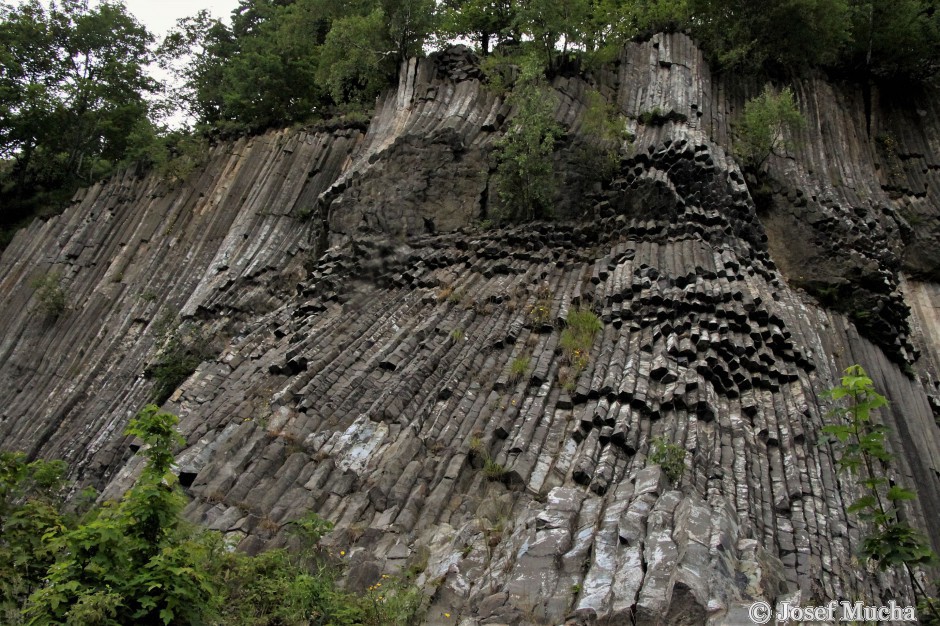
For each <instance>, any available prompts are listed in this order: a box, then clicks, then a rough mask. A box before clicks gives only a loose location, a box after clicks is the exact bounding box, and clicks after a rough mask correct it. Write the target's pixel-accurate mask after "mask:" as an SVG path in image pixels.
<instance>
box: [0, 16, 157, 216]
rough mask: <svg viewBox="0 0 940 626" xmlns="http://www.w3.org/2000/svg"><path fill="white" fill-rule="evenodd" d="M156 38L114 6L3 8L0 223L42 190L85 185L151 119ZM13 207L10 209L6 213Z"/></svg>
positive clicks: (113, 160)
mask: <svg viewBox="0 0 940 626" xmlns="http://www.w3.org/2000/svg"><path fill="white" fill-rule="evenodd" d="M152 43H153V37H152V36H151V35H150V33H149V32H147V30H146V29H145V28H144V27H143V26H141V25H140V24H139V23H138V22H137V21H136V20H135V19H134V17H133V16H131V15H130V14H129V13H128V12H127V11H126V10H125V8H124V7H123V5H120V4H111V3H101V4H98V5H96V6H94V7H91V8H89V7H87V6H86V5H85V3H83V2H80V1H79V0H62V1H60V2H59V3H57V4H52V3H50V5H49V7H48V8H46V7H44V6H43V5H42V4H41V3H40V2H39V0H25V1H24V2H23V3H21V4H20V5H19V6H18V7H9V6H6V5H0V64H2V72H0V159H2V163H0V204H2V205H3V206H4V209H3V213H4V215H3V221H4V222H9V221H11V220H12V219H15V218H16V217H18V215H15V213H16V211H17V208H18V207H19V208H23V206H24V205H28V203H29V200H30V198H31V197H34V196H36V195H37V194H40V195H42V194H43V192H46V193H49V192H55V191H58V190H63V189H64V190H65V191H66V193H68V192H70V191H71V189H72V185H74V184H81V183H84V184H87V183H89V182H91V181H93V180H94V179H95V178H97V177H99V176H101V175H102V174H103V173H106V172H108V171H109V170H110V169H111V168H112V167H113V166H114V164H116V163H118V162H120V161H122V160H123V159H124V157H125V155H126V154H127V153H128V151H129V149H130V144H131V142H132V141H133V138H134V137H136V136H139V135H140V134H141V132H142V130H143V131H144V132H146V127H147V126H149V125H150V124H151V122H150V113H151V110H150V105H149V104H148V100H147V96H148V94H152V93H154V92H155V91H156V90H157V89H158V85H157V83H156V82H155V81H154V80H153V79H151V78H149V77H148V76H147V74H146V73H145V71H144V68H145V66H146V64H147V63H148V62H150V60H151V59H152V56H153V53H152V50H151V44H152ZM9 212H13V213H14V215H9V214H8V213H9Z"/></svg>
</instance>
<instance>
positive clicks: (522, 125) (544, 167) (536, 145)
mask: <svg viewBox="0 0 940 626" xmlns="http://www.w3.org/2000/svg"><path fill="white" fill-rule="evenodd" d="M520 72H521V73H520V76H519V79H518V80H517V81H516V84H515V85H514V86H513V89H512V93H511V94H510V95H509V101H510V103H512V105H513V107H514V110H515V113H514V115H513V117H512V118H511V120H510V122H509V128H508V129H507V131H506V134H505V135H503V137H501V138H500V139H499V141H498V142H497V144H496V150H495V154H494V156H495V159H496V163H497V166H496V174H495V176H494V182H495V185H496V192H497V194H498V196H499V201H500V209H501V211H502V212H503V214H504V216H505V217H506V218H507V219H510V220H515V221H522V220H531V219H539V218H547V217H550V216H551V215H552V202H553V201H554V198H555V172H554V164H553V156H554V152H555V141H556V140H557V139H558V138H559V137H560V136H561V132H562V129H561V127H560V126H559V125H558V123H557V122H555V104H556V102H555V96H554V94H553V93H552V91H551V90H550V89H549V87H548V85H547V84H546V82H545V79H544V77H543V75H542V69H541V67H540V66H539V64H538V63H537V62H534V61H532V60H531V59H524V60H523V63H522V65H521V67H520Z"/></svg>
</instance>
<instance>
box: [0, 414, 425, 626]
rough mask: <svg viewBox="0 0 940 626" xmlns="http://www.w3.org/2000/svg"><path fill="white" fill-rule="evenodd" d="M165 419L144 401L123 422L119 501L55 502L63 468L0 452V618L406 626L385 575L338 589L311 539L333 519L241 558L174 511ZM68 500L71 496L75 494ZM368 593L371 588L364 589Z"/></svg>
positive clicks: (179, 499) (400, 600)
mask: <svg viewBox="0 0 940 626" xmlns="http://www.w3.org/2000/svg"><path fill="white" fill-rule="evenodd" d="M177 422H178V419H177V417H176V416H175V415H172V414H171V413H167V412H164V411H161V410H160V409H159V408H157V407H156V406H154V405H149V406H147V407H145V408H144V409H143V410H142V411H141V412H140V413H139V414H138V416H137V417H136V418H135V419H134V420H132V421H131V424H130V426H129V427H128V429H127V433H126V434H128V435H131V436H135V437H138V438H139V439H140V440H141V441H142V443H143V446H142V447H141V449H140V452H139V454H140V455H142V456H143V457H144V458H145V462H144V467H143V470H142V472H141V474H140V476H139V478H138V479H137V481H136V483H135V484H134V486H133V487H132V488H131V489H130V490H129V491H128V492H127V493H126V494H125V495H124V497H123V498H122V499H121V500H120V501H119V502H106V503H103V504H101V505H96V506H92V507H91V508H90V509H89V510H87V511H83V510H82V509H83V507H81V506H79V507H76V506H75V505H74V504H73V505H71V506H66V505H65V503H64V501H63V499H62V497H61V494H62V493H63V491H64V490H65V489H66V487H67V485H66V481H65V480H64V475H65V470H66V466H65V464H64V463H62V462H61V461H42V460H37V461H28V460H27V459H26V457H25V455H23V454H21V453H10V452H4V453H0V531H2V533H0V622H2V623H3V624H10V625H11V626H12V625H16V624H27V623H28V624H32V625H45V624H49V625H52V624H69V625H75V626H79V625H80V626H123V625H126V624H144V625H146V624H153V625H164V626H165V625H168V624H193V625H195V624H206V625H220V626H221V625H238V626H275V625H277V626H293V625H297V626H300V625H302V624H304V625H306V624H335V625H338V626H340V625H344V624H349V625H352V624H363V625H374V626H379V625H388V626H392V625H394V626H405V625H407V624H410V623H412V621H413V619H414V616H415V614H416V612H417V611H418V608H419V607H420V604H421V600H422V596H421V594H420V593H419V592H418V590H417V588H416V587H414V586H413V585H411V584H410V583H409V582H408V581H404V580H399V579H393V578H391V577H387V578H386V579H384V580H385V581H386V584H385V585H384V590H383V591H382V592H381V593H373V592H369V593H367V594H365V595H361V596H360V595H355V594H351V593H347V592H346V591H344V590H343V589H342V588H341V587H340V586H339V584H338V582H337V581H338V577H339V575H340V574H341V568H340V565H339V562H338V561H336V560H335V559H333V558H331V557H330V555H329V554H328V553H327V552H326V551H325V550H323V549H322V548H320V547H319V540H320V538H321V537H322V536H323V535H324V534H325V533H326V532H328V531H329V530H330V529H331V528H332V526H331V525H330V524H329V523H328V522H325V521H324V520H322V519H320V518H319V517H317V516H316V515H315V514H312V513H310V514H307V515H305V516H303V517H300V518H299V519H296V520H293V522H292V523H291V525H290V527H291V531H292V534H293V536H294V537H293V548H292V549H291V550H289V551H288V550H287V549H278V550H269V551H267V552H263V553H261V554H260V555H258V556H255V557H251V556H248V555H246V554H244V553H241V552H237V551H234V550H233V546H232V545H230V544H229V542H228V541H226V539H225V538H224V537H223V536H222V535H221V534H220V533H217V532H212V531H207V530H202V529H199V528H197V527H196V526H194V525H192V524H190V523H188V522H186V521H185V520H184V519H183V518H182V511H183V507H184V506H185V504H186V497H185V495H184V494H183V492H182V490H181V488H180V487H179V483H178V480H177V478H176V476H175V475H174V474H173V472H172V471H171V470H172V466H173V462H174V456H173V449H174V448H175V447H177V446H178V445H180V444H181V443H182V438H181V436H180V435H179V433H178V432H177V431H176V423H177ZM81 501H82V499H78V500H77V502H81ZM373 591H375V590H373Z"/></svg>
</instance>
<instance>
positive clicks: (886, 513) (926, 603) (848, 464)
mask: <svg viewBox="0 0 940 626" xmlns="http://www.w3.org/2000/svg"><path fill="white" fill-rule="evenodd" d="M828 395H829V397H831V398H832V399H833V400H836V401H839V400H843V399H847V400H848V401H849V404H848V406H842V407H836V408H835V409H833V410H832V411H831V412H830V416H831V417H834V418H836V420H837V423H835V424H828V425H826V426H824V427H823V429H822V432H823V434H825V435H827V436H828V437H829V438H830V442H834V443H835V444H836V445H837V446H838V447H839V448H840V449H841V453H842V454H841V456H840V457H839V459H838V461H837V464H838V467H839V470H840V471H841V472H846V473H848V474H852V475H855V476H856V477H857V478H858V480H859V484H860V485H861V486H862V488H863V489H862V493H863V495H862V496H861V497H860V498H858V499H856V500H855V501H854V502H853V503H852V504H851V505H850V506H849V508H848V512H849V513H855V514H857V515H858V516H859V518H860V519H862V520H864V521H866V522H868V523H869V524H871V531H870V532H869V533H868V535H866V536H865V537H864V538H863V539H862V549H861V556H862V557H863V558H865V559H866V560H868V561H871V562H872V563H874V564H876V565H877V566H878V568H879V569H881V570H887V569H891V568H898V567H900V568H903V569H904V570H906V571H907V574H908V577H909V579H910V580H911V582H912V584H913V585H914V587H915V589H916V591H917V593H918V595H919V599H920V601H921V603H922V609H921V610H922V611H923V612H924V613H926V612H929V613H930V614H931V616H932V619H934V620H938V621H940V603H938V601H937V600H936V599H935V598H931V597H930V596H929V595H928V594H927V592H926V590H925V589H923V587H922V586H921V585H920V583H919V582H917V577H916V576H915V574H914V571H913V568H914V567H915V566H929V565H934V564H936V562H937V557H936V555H935V554H934V553H933V550H931V549H930V542H929V541H928V539H927V538H926V537H925V536H924V535H923V534H922V533H921V532H920V531H919V530H917V529H915V528H912V527H911V526H910V525H909V524H907V523H906V522H905V521H904V518H903V515H902V513H901V503H902V502H903V501H905V500H914V499H916V498H917V494H916V493H915V492H914V491H912V490H910V489H907V488H906V487H904V486H902V485H900V484H897V483H896V482H895V481H894V480H891V479H889V478H888V476H887V471H888V470H889V469H890V467H891V463H892V461H893V460H894V456H893V455H892V454H891V453H889V452H888V450H887V448H886V446H885V440H886V437H887V432H888V429H887V427H886V426H885V425H884V424H880V423H878V422H876V421H875V420H874V411H877V410H878V409H880V408H882V407H884V406H887V404H888V400H887V399H886V398H885V397H884V396H882V395H881V394H879V393H878V392H877V391H875V387H874V384H873V383H872V380H871V378H869V377H868V375H867V374H866V373H865V370H864V369H862V367H861V366H859V365H853V366H851V367H849V368H848V369H846V370H845V373H844V375H843V376H842V379H841V380H840V384H839V386H837V387H835V388H833V389H831V390H830V391H829V392H828Z"/></svg>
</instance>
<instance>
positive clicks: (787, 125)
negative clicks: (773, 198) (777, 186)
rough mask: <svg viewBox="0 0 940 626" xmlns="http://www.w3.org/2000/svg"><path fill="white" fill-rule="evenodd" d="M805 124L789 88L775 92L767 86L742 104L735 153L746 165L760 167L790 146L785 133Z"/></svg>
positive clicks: (790, 147) (790, 132) (736, 133)
mask: <svg viewBox="0 0 940 626" xmlns="http://www.w3.org/2000/svg"><path fill="white" fill-rule="evenodd" d="M805 123H806V122H805V120H804V119H803V115H802V114H801V113H800V111H799V109H797V107H796V102H795V101H794V99H793V92H792V91H791V90H790V88H789V87H786V88H784V89H782V90H780V91H775V90H774V89H773V88H772V87H770V86H769V85H768V86H766V87H764V91H763V92H761V95H759V96H757V97H755V98H751V99H750V100H748V101H747V102H746V103H745V104H744V113H743V114H742V116H741V119H740V120H739V121H738V124H737V129H736V132H735V145H734V152H735V154H737V155H738V156H739V157H740V158H741V159H742V161H743V162H744V164H745V165H747V166H750V167H753V168H755V169H756V168H760V166H761V165H763V163H764V161H766V160H767V158H768V157H769V156H770V155H772V154H777V151H778V150H781V149H783V150H790V149H792V148H793V142H792V141H791V139H790V138H789V137H788V135H792V134H793V133H795V132H797V131H798V130H799V129H800V128H801V127H802V126H803V125H804V124H805Z"/></svg>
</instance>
